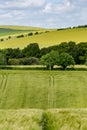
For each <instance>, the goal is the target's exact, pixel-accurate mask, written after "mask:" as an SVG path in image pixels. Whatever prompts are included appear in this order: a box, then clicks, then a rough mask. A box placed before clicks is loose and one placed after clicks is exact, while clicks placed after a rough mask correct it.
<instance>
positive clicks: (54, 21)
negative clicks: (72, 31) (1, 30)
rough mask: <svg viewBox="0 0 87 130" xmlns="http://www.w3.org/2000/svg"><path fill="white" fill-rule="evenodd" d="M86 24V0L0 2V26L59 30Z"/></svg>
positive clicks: (2, 0) (0, 0)
mask: <svg viewBox="0 0 87 130" xmlns="http://www.w3.org/2000/svg"><path fill="white" fill-rule="evenodd" d="M84 24H87V0H0V25H25V26H35V27H46V28H61V27H70V26H77V25H84Z"/></svg>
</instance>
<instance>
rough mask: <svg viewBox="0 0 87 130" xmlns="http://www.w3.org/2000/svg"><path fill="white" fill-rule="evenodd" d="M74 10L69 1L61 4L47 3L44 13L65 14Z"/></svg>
mask: <svg viewBox="0 0 87 130" xmlns="http://www.w3.org/2000/svg"><path fill="white" fill-rule="evenodd" d="M73 9H74V6H73V4H72V3H71V2H70V1H69V0H64V1H63V2H60V3H56V4H55V3H54V4H52V3H47V5H46V6H45V8H44V10H43V12H45V13H65V12H68V11H71V10H73Z"/></svg>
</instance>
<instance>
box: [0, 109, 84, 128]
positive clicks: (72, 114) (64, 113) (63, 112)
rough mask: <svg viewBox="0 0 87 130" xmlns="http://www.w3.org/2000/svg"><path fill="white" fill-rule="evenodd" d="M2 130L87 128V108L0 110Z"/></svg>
mask: <svg viewBox="0 0 87 130" xmlns="http://www.w3.org/2000/svg"><path fill="white" fill-rule="evenodd" d="M0 130H87V109H50V110H46V111H43V110H40V109H38V110H37V109H19V110H0Z"/></svg>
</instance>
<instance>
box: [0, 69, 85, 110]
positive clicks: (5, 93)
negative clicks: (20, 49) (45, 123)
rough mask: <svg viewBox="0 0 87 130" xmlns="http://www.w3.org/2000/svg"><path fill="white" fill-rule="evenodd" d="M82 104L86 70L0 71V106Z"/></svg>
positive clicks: (68, 106)
mask: <svg viewBox="0 0 87 130" xmlns="http://www.w3.org/2000/svg"><path fill="white" fill-rule="evenodd" d="M86 107H87V71H40V70H36V71H35V70H33V71H32V70H1V71H0V108H1V109H14V108H18V109H19V108H38V109H39V108H40V109H47V108H86Z"/></svg>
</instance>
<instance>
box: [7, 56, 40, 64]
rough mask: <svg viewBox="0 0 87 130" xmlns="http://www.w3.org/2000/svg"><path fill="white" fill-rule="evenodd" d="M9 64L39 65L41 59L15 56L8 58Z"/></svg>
mask: <svg viewBox="0 0 87 130" xmlns="http://www.w3.org/2000/svg"><path fill="white" fill-rule="evenodd" d="M8 64H9V65H38V64H39V59H38V58H34V57H30V58H19V59H16V58H13V59H9V60H8Z"/></svg>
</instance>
